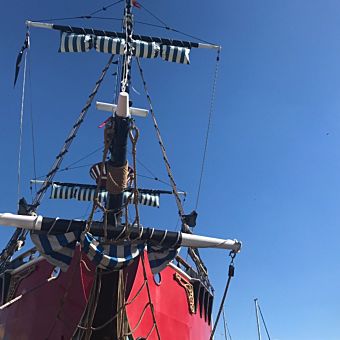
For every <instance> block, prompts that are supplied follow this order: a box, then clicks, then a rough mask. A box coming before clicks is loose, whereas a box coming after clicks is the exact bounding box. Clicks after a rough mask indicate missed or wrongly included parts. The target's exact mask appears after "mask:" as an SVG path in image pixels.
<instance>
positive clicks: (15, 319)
mask: <svg viewBox="0 0 340 340" xmlns="http://www.w3.org/2000/svg"><path fill="white" fill-rule="evenodd" d="M54 269H55V268H54V267H53V266H52V265H51V264H49V263H48V262H47V261H46V260H44V259H41V258H38V259H35V260H32V261H30V262H28V263H27V264H25V265H21V266H20V267H18V268H17V269H15V270H13V271H12V272H11V273H8V274H7V277H5V276H4V275H3V276H2V292H3V297H2V299H3V304H2V306H1V307H0V339H10V340H12V339H15V340H33V339H34V340H46V339H51V340H54V339H55V340H61V339H65V340H66V339H70V338H72V335H73V334H74V333H75V331H76V329H77V326H78V325H79V323H80V320H81V317H82V315H83V313H84V310H85V308H86V305H87V301H88V297H89V294H90V291H91V287H92V285H93V282H94V277H95V268H94V267H93V266H92V265H91V264H90V263H89V261H88V260H87V259H86V258H85V256H83V255H82V254H81V253H80V251H79V250H78V251H77V252H76V254H75V257H74V259H73V262H72V264H71V266H70V268H69V269H68V271H67V272H66V273H62V272H61V273H60V274H59V275H58V276H57V277H55V278H53V279H51V274H52V273H53V271H54ZM145 269H146V277H147V282H148V285H149V288H150V296H151V302H152V304H153V306H154V316H155V320H156V322H155V323H154V321H153V315H152V312H151V308H150V304H149V297H148V293H147V289H146V285H145V276H144V272H143V266H142V261H141V260H138V261H137V262H136V263H135V264H133V265H132V266H130V267H128V268H126V269H125V270H124V273H125V276H126V277H128V278H129V281H130V287H129V289H128V290H127V292H126V296H125V300H126V301H127V305H126V314H127V319H128V322H129V326H130V330H131V331H132V336H133V338H134V339H137V338H138V337H141V338H143V337H144V338H146V337H147V336H148V334H149V336H148V339H151V340H152V339H158V335H157V330H158V333H159V335H160V338H161V339H162V340H170V339H171V340H173V339H181V340H186V339H194V340H206V339H209V336H210V333H211V325H210V313H211V304H208V303H204V302H203V301H204V294H203V295H202V291H201V292H199V291H197V292H196V293H195V292H194V290H193V289H192V288H193V285H192V284H191V283H190V277H189V276H188V275H187V274H185V273H184V271H182V270H181V269H179V268H178V267H177V266H175V265H169V266H168V267H167V268H165V269H164V270H163V271H162V272H161V273H160V275H159V276H158V279H160V280H157V282H156V280H155V279H154V275H153V274H152V273H151V271H150V267H149V263H148V261H147V259H146V257H145ZM159 281H160V282H159ZM195 294H196V295H197V294H199V295H201V296H203V298H201V299H199V298H198V296H196V297H195V296H194V295H195ZM6 295H7V296H6ZM206 300H207V299H206Z"/></svg>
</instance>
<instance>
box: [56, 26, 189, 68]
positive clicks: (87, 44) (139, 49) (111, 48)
mask: <svg viewBox="0 0 340 340" xmlns="http://www.w3.org/2000/svg"><path fill="white" fill-rule="evenodd" d="M132 47H133V55H134V56H135V57H138V58H156V57H158V56H160V57H161V58H162V59H163V60H165V61H171V62H175V63H180V64H189V63H190V60H189V53H190V48H186V47H178V46H171V45H160V44H158V43H155V42H146V41H143V40H134V41H133V42H132ZM92 48H94V49H95V50H96V51H97V52H103V53H110V54H119V55H124V53H125V48H126V43H125V40H124V39H122V38H112V37H108V36H96V35H90V34H86V35H85V34H75V33H65V32H63V33H61V39H60V47H59V52H88V51H89V50H90V49H92Z"/></svg>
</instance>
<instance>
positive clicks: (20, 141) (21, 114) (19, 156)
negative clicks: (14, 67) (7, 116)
mask: <svg viewBox="0 0 340 340" xmlns="http://www.w3.org/2000/svg"><path fill="white" fill-rule="evenodd" d="M24 53H25V62H24V79H23V82H22V95H21V109H20V136H19V155H18V192H17V195H18V199H17V202H19V199H20V181H21V150H22V135H23V120H24V103H25V85H26V65H27V51H25V52H24Z"/></svg>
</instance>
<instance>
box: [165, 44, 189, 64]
mask: <svg viewBox="0 0 340 340" xmlns="http://www.w3.org/2000/svg"><path fill="white" fill-rule="evenodd" d="M189 53H190V49H189V48H185V47H177V46H168V45H162V46H161V58H162V59H163V60H166V61H172V62H175V63H180V64H189V63H190V60H189Z"/></svg>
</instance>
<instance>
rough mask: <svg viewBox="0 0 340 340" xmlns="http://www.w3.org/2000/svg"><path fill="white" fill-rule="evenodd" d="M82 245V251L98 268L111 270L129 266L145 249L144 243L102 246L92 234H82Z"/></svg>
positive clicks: (127, 242)
mask: <svg viewBox="0 0 340 340" xmlns="http://www.w3.org/2000/svg"><path fill="white" fill-rule="evenodd" d="M81 245H82V251H83V252H84V253H85V254H86V255H87V257H88V258H89V259H90V260H91V261H92V262H93V263H94V264H95V265H96V266H97V267H99V268H102V269H110V270H119V269H122V268H125V267H127V266H129V265H130V264H132V262H133V261H134V260H135V259H136V258H137V257H138V256H139V255H140V254H141V253H142V252H143V251H144V248H145V244H144V242H143V241H139V242H136V243H132V242H129V241H125V242H124V243H123V244H120V245H112V244H105V245H101V244H100V243H99V242H98V241H97V240H96V239H95V238H94V237H93V236H92V235H91V234H90V233H82V235H81Z"/></svg>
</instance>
